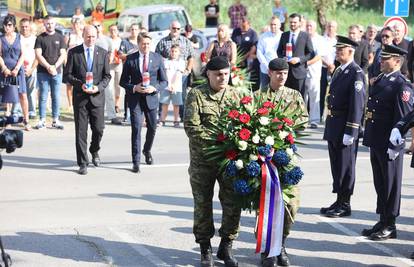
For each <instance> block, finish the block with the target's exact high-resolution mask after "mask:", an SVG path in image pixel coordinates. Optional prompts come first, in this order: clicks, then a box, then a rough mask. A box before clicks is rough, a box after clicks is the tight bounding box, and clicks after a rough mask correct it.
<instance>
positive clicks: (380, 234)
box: [368, 217, 397, 241]
mask: <svg viewBox="0 0 414 267" xmlns="http://www.w3.org/2000/svg"><path fill="white" fill-rule="evenodd" d="M368 238H369V239H371V240H374V241H380V240H386V239H389V238H397V227H396V226H395V217H391V218H387V219H386V220H385V224H384V225H383V226H382V227H381V229H380V230H378V231H377V232H375V233H372V234H371V235H370V236H369V237H368Z"/></svg>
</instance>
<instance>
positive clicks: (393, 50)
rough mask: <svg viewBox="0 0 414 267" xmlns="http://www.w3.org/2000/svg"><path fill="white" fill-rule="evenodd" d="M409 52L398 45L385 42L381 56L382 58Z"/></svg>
mask: <svg viewBox="0 0 414 267" xmlns="http://www.w3.org/2000/svg"><path fill="white" fill-rule="evenodd" d="M407 53H408V52H407V51H406V50H404V49H402V48H399V47H398V46H395V45H386V44H384V45H383V47H382V50H381V57H382V58H390V57H399V56H403V55H405V54H407Z"/></svg>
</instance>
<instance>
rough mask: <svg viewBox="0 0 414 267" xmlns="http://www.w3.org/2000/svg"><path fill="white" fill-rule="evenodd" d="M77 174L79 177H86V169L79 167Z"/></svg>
mask: <svg viewBox="0 0 414 267" xmlns="http://www.w3.org/2000/svg"><path fill="white" fill-rule="evenodd" d="M78 173H79V174H80V175H86V174H88V168H87V167H86V166H80V167H79V171H78Z"/></svg>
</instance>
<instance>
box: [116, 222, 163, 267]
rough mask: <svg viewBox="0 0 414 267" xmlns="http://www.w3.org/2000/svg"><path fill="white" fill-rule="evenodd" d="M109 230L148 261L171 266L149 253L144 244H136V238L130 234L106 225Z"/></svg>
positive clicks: (157, 264) (156, 264)
mask: <svg viewBox="0 0 414 267" xmlns="http://www.w3.org/2000/svg"><path fill="white" fill-rule="evenodd" d="M108 229H109V231H111V233H113V234H114V235H116V236H117V237H118V238H120V239H121V240H122V241H123V242H126V243H127V244H128V246H130V247H131V248H132V249H133V250H135V251H136V252H138V253H139V254H140V255H141V256H143V257H144V258H145V259H147V260H148V261H149V262H151V263H152V264H154V265H155V266H171V265H169V264H167V263H165V262H164V261H162V260H161V259H160V258H158V257H157V256H155V255H154V254H152V253H151V251H149V250H148V249H147V248H146V247H145V246H143V245H141V244H138V243H137V240H135V239H134V238H133V237H132V236H131V235H129V234H127V233H124V232H119V231H117V230H115V228H113V227H108Z"/></svg>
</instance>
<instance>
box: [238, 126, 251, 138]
mask: <svg viewBox="0 0 414 267" xmlns="http://www.w3.org/2000/svg"><path fill="white" fill-rule="evenodd" d="M250 135H251V132H250V131H249V130H247V129H246V128H242V129H241V130H240V132H239V137H240V139H241V140H244V141H246V140H248V139H249V138H250Z"/></svg>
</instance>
